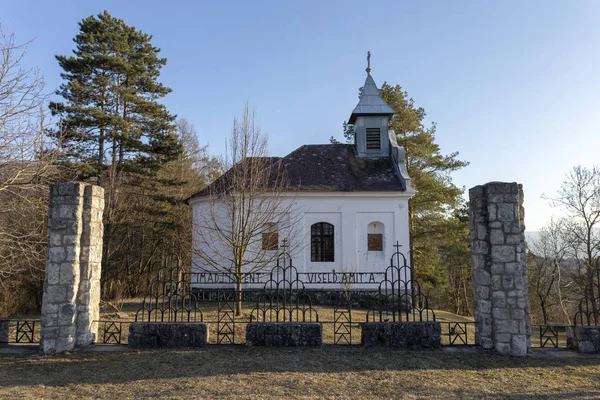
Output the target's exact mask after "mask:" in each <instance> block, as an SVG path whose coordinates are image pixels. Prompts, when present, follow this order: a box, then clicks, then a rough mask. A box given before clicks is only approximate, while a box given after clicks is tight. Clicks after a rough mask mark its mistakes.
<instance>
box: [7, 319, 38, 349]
mask: <svg viewBox="0 0 600 400" xmlns="http://www.w3.org/2000/svg"><path fill="white" fill-rule="evenodd" d="M39 342H40V321H39V320H37V319H0V344H8V343H39Z"/></svg>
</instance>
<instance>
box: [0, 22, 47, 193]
mask: <svg viewBox="0 0 600 400" xmlns="http://www.w3.org/2000/svg"><path fill="white" fill-rule="evenodd" d="M27 45H28V43H26V44H23V45H17V44H15V38H14V34H7V33H5V32H3V31H2V30H1V29H0V191H5V190H8V189H9V187H11V186H15V185H24V184H30V183H32V182H34V181H35V180H36V178H37V177H38V176H40V175H42V174H43V173H44V172H45V170H46V168H47V167H48V165H49V163H48V162H44V161H45V160H44V157H45V155H44V153H45V151H46V150H47V149H46V148H45V138H46V135H45V132H44V131H45V126H46V121H45V115H44V112H43V107H44V103H45V101H46V99H47V98H46V95H45V94H44V93H43V90H44V79H43V77H42V75H41V73H40V71H39V70H38V69H37V68H29V69H26V68H24V67H23V65H22V62H23V57H24V56H25V54H26V51H27ZM34 162H35V163H34Z"/></svg>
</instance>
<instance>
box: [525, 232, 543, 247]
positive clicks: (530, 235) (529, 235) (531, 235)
mask: <svg viewBox="0 0 600 400" xmlns="http://www.w3.org/2000/svg"><path fill="white" fill-rule="evenodd" d="M539 237H540V232H539V231H525V241H526V242H527V244H529V243H531V242H532V241H534V240H537V239H538V238H539Z"/></svg>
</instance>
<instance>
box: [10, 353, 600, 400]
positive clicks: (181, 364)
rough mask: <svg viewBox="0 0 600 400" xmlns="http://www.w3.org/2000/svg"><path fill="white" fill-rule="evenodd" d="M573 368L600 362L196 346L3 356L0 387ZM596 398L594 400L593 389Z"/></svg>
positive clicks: (454, 375) (597, 370)
mask: <svg viewBox="0 0 600 400" xmlns="http://www.w3.org/2000/svg"><path fill="white" fill-rule="evenodd" d="M565 354H566V353H565ZM580 367H583V368H584V369H585V370H586V371H588V370H592V371H593V374H595V375H596V376H598V374H600V357H557V356H553V357H549V358H538V357H524V358H511V357H505V356H499V355H496V354H494V353H491V352H484V351H477V352H468V353H467V352H465V353H452V354H449V353H445V352H442V351H437V350H431V351H401V350H386V349H380V348H368V349H366V348H361V347H341V346H336V347H333V346H324V347H322V348H318V349H307V348H251V347H250V348H249V347H245V346H209V347H206V348H203V349H177V350H175V349H171V350H162V349H161V350H139V351H138V350H126V351H107V352H102V351H93V352H91V351H80V352H74V353H70V354H66V355H56V356H43V355H30V356H14V355H3V356H0V387H10V386H23V385H44V386H66V385H71V384H103V383H113V384H114V383H125V382H134V381H140V380H142V381H144V380H154V379H171V378H196V377H197V378H200V377H218V376H233V375H246V374H254V373H270V374H284V375H285V374H290V373H308V374H312V373H317V374H322V373H326V374H340V373H365V372H377V371H385V372H393V371H399V372H411V373H413V372H416V373H418V374H422V375H423V376H425V375H427V374H430V373H432V372H433V371H436V373H442V374H443V375H447V377H448V378H449V379H460V378H461V375H462V374H463V372H464V371H470V372H480V373H482V374H484V375H485V374H490V373H492V374H494V373H505V374H507V375H512V374H514V371H511V370H524V371H525V370H526V371H534V372H535V374H538V375H540V374H541V375H543V374H544V373H545V372H544V370H546V369H553V370H556V369H559V370H564V373H566V374H571V375H573V374H578V373H579V372H578V371H579V369H580ZM519 373H521V371H519ZM582 373H584V374H588V372H582ZM586 376H587V375H586ZM597 394H598V396H599V397H600V391H599V392H598V393H597ZM467 395H469V394H467ZM510 398H515V399H517V398H527V397H510ZM555 398H556V397H555Z"/></svg>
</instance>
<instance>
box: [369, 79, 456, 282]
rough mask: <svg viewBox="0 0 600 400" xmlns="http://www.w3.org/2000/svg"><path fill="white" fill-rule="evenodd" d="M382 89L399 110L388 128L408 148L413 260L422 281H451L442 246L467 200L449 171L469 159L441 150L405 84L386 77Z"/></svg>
mask: <svg viewBox="0 0 600 400" xmlns="http://www.w3.org/2000/svg"><path fill="white" fill-rule="evenodd" d="M380 93H381V97H382V98H383V99H384V100H385V101H386V102H387V103H388V104H389V105H390V106H391V107H392V108H393V109H394V110H395V112H396V113H395V114H394V116H393V117H392V118H391V119H390V127H389V128H390V129H391V130H393V131H394V132H395V133H396V138H397V140H398V144H399V145H400V146H402V147H404V149H405V151H406V158H405V162H406V167H407V170H408V174H409V176H410V177H411V184H412V186H413V187H414V188H415V189H416V191H417V194H416V195H415V196H414V197H413V198H412V199H411V200H410V202H409V221H410V235H411V258H412V259H413V265H415V271H416V272H417V277H418V279H419V280H420V281H421V283H422V284H425V286H426V287H434V286H435V287H438V288H439V287H440V286H445V285H446V284H447V283H448V280H449V278H448V272H449V271H448V267H449V266H448V265H445V266H443V265H442V263H441V252H440V248H441V246H442V245H443V243H444V242H447V241H448V240H451V239H452V235H454V230H453V229H449V225H452V224H451V223H450V221H452V218H453V215H452V214H453V212H454V210H456V209H457V207H459V206H460V205H461V203H462V202H463V200H462V196H461V195H462V193H463V190H462V189H461V188H459V187H457V186H456V185H455V184H454V183H453V182H452V178H451V175H450V174H451V173H452V172H454V171H456V170H458V169H460V168H463V167H465V166H466V165H468V163H467V162H465V161H461V160H459V159H458V158H457V157H458V152H454V153H451V154H449V155H443V154H442V153H441V151H440V147H439V145H438V144H437V143H436V142H435V133H436V125H435V123H432V124H431V125H430V126H425V116H426V114H425V109H424V108H422V107H417V106H416V105H415V102H414V100H413V99H412V98H410V97H409V96H408V93H407V92H405V91H403V90H402V87H400V86H399V85H396V86H391V85H389V84H388V83H387V82H384V83H383V85H382V86H381V89H380ZM444 267H446V268H444Z"/></svg>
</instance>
